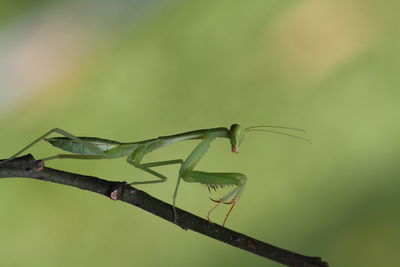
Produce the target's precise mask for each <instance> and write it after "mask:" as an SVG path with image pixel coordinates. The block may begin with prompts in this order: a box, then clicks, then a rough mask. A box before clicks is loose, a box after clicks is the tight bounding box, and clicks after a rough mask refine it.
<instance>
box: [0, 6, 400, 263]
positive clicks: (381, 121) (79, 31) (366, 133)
mask: <svg viewBox="0 0 400 267" xmlns="http://www.w3.org/2000/svg"><path fill="white" fill-rule="evenodd" d="M399 8H400V4H399V2H398V1H389V0H388V1H369V0H367V1H361V0H350V1H349V0H336V1H335V0H326V1H319V0H309V1H282V0H268V1H265V0H262V1H258V0H255V1H250V2H246V1H227V0H225V1H224V0H217V1H216V0H213V1H210V0H205V1H173V0H171V1H157V0H153V1H127V0H125V1H124V0H119V1H94V0H85V1H61V0H60V1H45V0H43V1H28V0H19V1H8V2H4V3H2V4H1V5H0V15H1V16H0V17H1V19H0V70H1V73H0V138H1V140H2V142H1V157H0V158H6V157H8V156H9V155H11V154H13V153H14V152H16V151H17V150H18V149H20V148H21V147H23V146H24V145H26V144H27V143H28V142H30V141H31V140H33V139H34V138H36V137H38V136H39V135H41V134H43V133H44V132H45V131H47V130H49V129H51V128H54V127H60V128H62V129H65V130H67V131H70V132H71V133H74V134H76V135H78V136H96V137H102V138H109V139H114V140H120V141H136V140H143V139H148V138H153V137H157V136H161V135H169V134H175V133H180V132H185V131H189V130H196V129H202V128H211V127H219V126H226V127H229V125H230V124H232V123H240V124H242V125H243V126H252V125H259V124H270V125H284V126H292V127H299V128H304V129H306V130H307V131H308V134H307V135H308V136H309V137H310V138H311V139H312V140H313V144H312V145H308V144H306V143H303V142H298V141H297V140H295V139H292V138H287V137H284V136H279V135H274V134H268V133H252V134H248V135H247V136H246V139H245V141H244V143H243V144H242V147H241V153H240V154H239V155H235V154H232V153H230V147H229V142H228V141H227V140H222V139H221V140H216V141H215V142H214V143H213V146H212V147H211V149H210V150H209V152H208V154H207V155H206V156H205V157H204V158H203V159H202V161H201V162H200V163H199V165H198V166H197V169H199V170H206V171H232V172H243V173H245V174H246V175H247V176H248V178H249V180H248V184H247V187H246V190H245V192H244V194H243V195H242V198H241V201H240V202H239V204H238V205H237V206H236V208H235V209H234V210H233V212H232V214H231V216H230V218H229V220H228V223H227V227H230V228H232V229H234V230H236V231H239V232H243V233H245V234H247V235H250V236H253V237H255V238H257V239H260V240H263V241H266V242H269V243H272V244H274V245H277V246H280V247H283V248H286V249H289V250H293V251H295V252H298V253H301V254H305V255H310V256H321V257H322V258H323V259H324V260H326V261H328V262H329V263H330V264H331V266H395V265H396V262H397V258H398V252H399V248H400V247H399V244H400V231H399V229H398V228H399V224H400V215H399V202H400V195H399V193H398V188H399V185H400V180H399V174H400V168H399V167H398V159H399V156H400V152H399V145H400V138H399V137H400V127H399V115H400V108H399V100H400V91H399V85H400V78H399V77H400V75H399V67H400V54H399V47H400V46H399V45H400V42H399V41H400V34H399V29H400V20H399V19H398V15H397V13H398V12H397V11H398V10H399ZM195 144H196V142H195V141H190V142H185V143H182V144H176V145H173V146H170V147H167V148H165V149H162V150H160V151H156V152H154V153H152V154H150V155H149V156H148V157H146V159H145V160H146V161H151V160H166V159H172V158H177V157H178V158H179V157H181V158H185V156H187V155H188V153H190V151H191V149H193V147H194V146H195ZM30 152H31V153H32V154H33V155H34V156H35V157H37V158H41V157H46V156H49V155H53V154H56V153H58V150H57V149H55V148H53V147H50V146H49V145H48V144H38V145H37V146H35V147H33V148H32V149H31V150H30ZM47 165H48V166H51V167H55V168H59V169H62V170H67V171H72V172H78V173H83V174H89V175H94V176H99V177H102V178H106V179H113V180H127V181H134V180H135V179H137V180H139V179H143V178H146V177H147V176H148V175H147V174H145V173H143V172H141V171H139V170H137V169H135V168H133V167H131V166H129V165H127V164H126V162H125V160H124V159H120V160H110V161H74V160H59V161H53V162H48V163H47ZM159 170H160V171H162V172H163V173H165V174H167V175H168V177H170V179H169V180H168V182H167V183H164V184H157V185H143V186H140V189H142V190H145V191H146V192H148V193H150V194H152V195H153V196H155V197H157V198H160V199H162V200H164V201H168V202H171V199H172V193H173V190H174V186H175V182H176V177H177V171H178V168H177V166H170V167H162V168H161V167H160V168H159ZM223 193H224V192H223V191H218V192H217V193H214V194H213V195H212V197H218V196H220V195H222V194H223ZM209 196H210V195H209V193H208V191H207V190H205V189H204V187H202V186H200V185H198V184H188V183H183V184H182V185H181V189H180V193H179V195H178V199H177V205H178V206H179V207H181V208H184V209H186V210H188V211H191V212H193V213H195V214H197V215H199V216H202V217H205V216H206V214H207V211H208V210H209V208H210V207H211V206H212V205H213V204H212V202H211V201H209V200H208V197H209ZM0 200H1V201H0V211H1V220H0V236H1V239H0V265H1V266H42V267H47V266H99V267H101V266H117V265H118V266H278V264H276V263H274V262H272V261H267V260H265V259H263V258H261V257H258V256H254V255H252V254H249V253H246V252H243V251H241V250H238V249H236V248H233V247H229V246H227V245H225V244H222V243H219V242H217V241H214V240H212V239H209V238H206V237H204V236H201V235H199V234H197V233H194V232H190V231H189V232H186V231H182V230H181V229H180V228H178V227H176V226H174V225H172V224H170V223H167V222H165V221H163V220H161V219H159V218H157V217H155V216H153V215H151V214H148V213H146V212H144V211H142V210H140V209H137V208H134V207H132V206H130V205H127V204H124V203H121V202H114V201H110V200H108V199H106V198H105V197H102V196H99V195H96V194H93V193H89V192H85V191H81V190H77V189H75V188H70V187H66V186H60V185H57V184H51V183H44V182H40V181H35V180H31V179H2V180H1V185H0ZM226 211H227V208H226V207H223V208H220V209H219V210H218V211H216V212H215V213H214V216H213V219H214V220H215V221H216V222H221V221H222V219H223V217H224V215H225V213H226Z"/></svg>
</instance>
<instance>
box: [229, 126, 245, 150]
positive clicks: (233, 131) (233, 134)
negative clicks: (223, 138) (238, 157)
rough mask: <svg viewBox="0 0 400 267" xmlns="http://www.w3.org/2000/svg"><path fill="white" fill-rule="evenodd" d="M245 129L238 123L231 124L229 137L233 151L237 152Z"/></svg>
mask: <svg viewBox="0 0 400 267" xmlns="http://www.w3.org/2000/svg"><path fill="white" fill-rule="evenodd" d="M245 132H246V129H244V128H242V127H241V126H240V125H239V124H232V126H231V128H230V129H229V139H230V141H231V147H232V152H233V153H239V146H240V144H241V143H242V141H243V138H244V134H245Z"/></svg>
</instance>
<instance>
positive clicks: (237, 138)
mask: <svg viewBox="0 0 400 267" xmlns="http://www.w3.org/2000/svg"><path fill="white" fill-rule="evenodd" d="M270 128H272V129H284V130H292V131H299V132H303V133H305V131H304V130H302V129H297V128H291V127H284V126H272V125H260V126H252V127H248V128H243V127H241V126H240V125H239V124H232V126H231V128H230V129H229V139H230V141H231V147H232V152H233V153H239V146H240V144H241V143H242V142H243V139H244V134H245V133H246V132H270V133H276V134H282V135H286V136H290V137H294V138H297V139H301V140H303V141H306V142H308V143H310V144H311V141H310V139H307V138H304V137H300V136H297V135H293V134H288V133H284V132H280V131H276V130H270Z"/></svg>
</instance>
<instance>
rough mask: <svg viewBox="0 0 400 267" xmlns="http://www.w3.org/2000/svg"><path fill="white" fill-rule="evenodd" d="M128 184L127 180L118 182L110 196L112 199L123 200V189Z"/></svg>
mask: <svg viewBox="0 0 400 267" xmlns="http://www.w3.org/2000/svg"><path fill="white" fill-rule="evenodd" d="M125 185H126V182H120V183H117V184H116V185H115V186H114V188H113V189H112V190H111V194H110V198H111V199H112V200H121V193H122V189H123V188H124V186H125Z"/></svg>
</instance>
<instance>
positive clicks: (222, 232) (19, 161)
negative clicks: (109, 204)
mask: <svg viewBox="0 0 400 267" xmlns="http://www.w3.org/2000/svg"><path fill="white" fill-rule="evenodd" d="M0 162H1V161H0ZM12 177H24V178H33V179H38V180H43V181H49V182H53V183H59V184H64V185H69V186H73V187H77V188H80V189H84V190H88V191H92V192H95V193H98V194H102V195H104V196H106V197H109V198H111V199H113V200H121V201H124V202H127V203H129V204H132V205H135V206H137V207H139V208H142V209H144V210H146V211H148V212H151V213H153V214H154V215H157V216H159V217H161V218H163V219H165V220H167V221H169V222H171V223H174V218H173V211H172V206H171V205H170V204H168V203H165V202H163V201H161V200H158V199H156V198H154V197H152V196H150V195H149V194H147V193H145V192H143V191H141V190H138V189H136V188H134V187H132V186H130V185H128V184H127V183H125V182H113V181H107V180H103V179H100V178H97V177H92V176H86V175H80V174H76V173H70V172H64V171H61V170H56V169H52V168H47V167H44V165H43V161H40V160H35V159H34V158H33V157H32V156H31V155H30V154H29V155H25V156H22V157H18V158H15V159H13V160H10V161H8V162H5V163H3V164H0V178H12ZM176 213H177V217H178V218H177V225H178V226H180V227H182V228H183V229H185V230H187V229H190V230H193V231H196V232H198V233H200V234H203V235H206V236H209V237H211V238H214V239H217V240H219V241H222V242H224V243H227V244H229V245H232V246H234V247H237V248H240V249H243V250H246V251H248V252H251V253H254V254H257V255H259V256H261V257H265V258H268V259H270V260H273V261H276V262H279V263H282V264H284V265H287V266H307V267H308V266H310V267H311V266H313V267H314V266H318V267H319V266H323V267H327V266H328V263H326V262H324V261H322V260H321V258H319V257H309V256H304V255H300V254H297V253H294V252H291V251H289V250H286V249H282V248H279V247H276V246H273V245H271V244H268V243H265V242H262V241H260V240H257V239H254V238H252V237H249V236H246V235H244V234H241V233H238V232H235V231H233V230H230V229H228V228H225V227H222V226H221V225H218V224H214V223H210V222H208V221H207V220H205V219H202V218H200V217H198V216H196V215H193V214H191V213H189V212H187V211H184V210H181V209H179V208H177V209H176Z"/></svg>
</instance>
